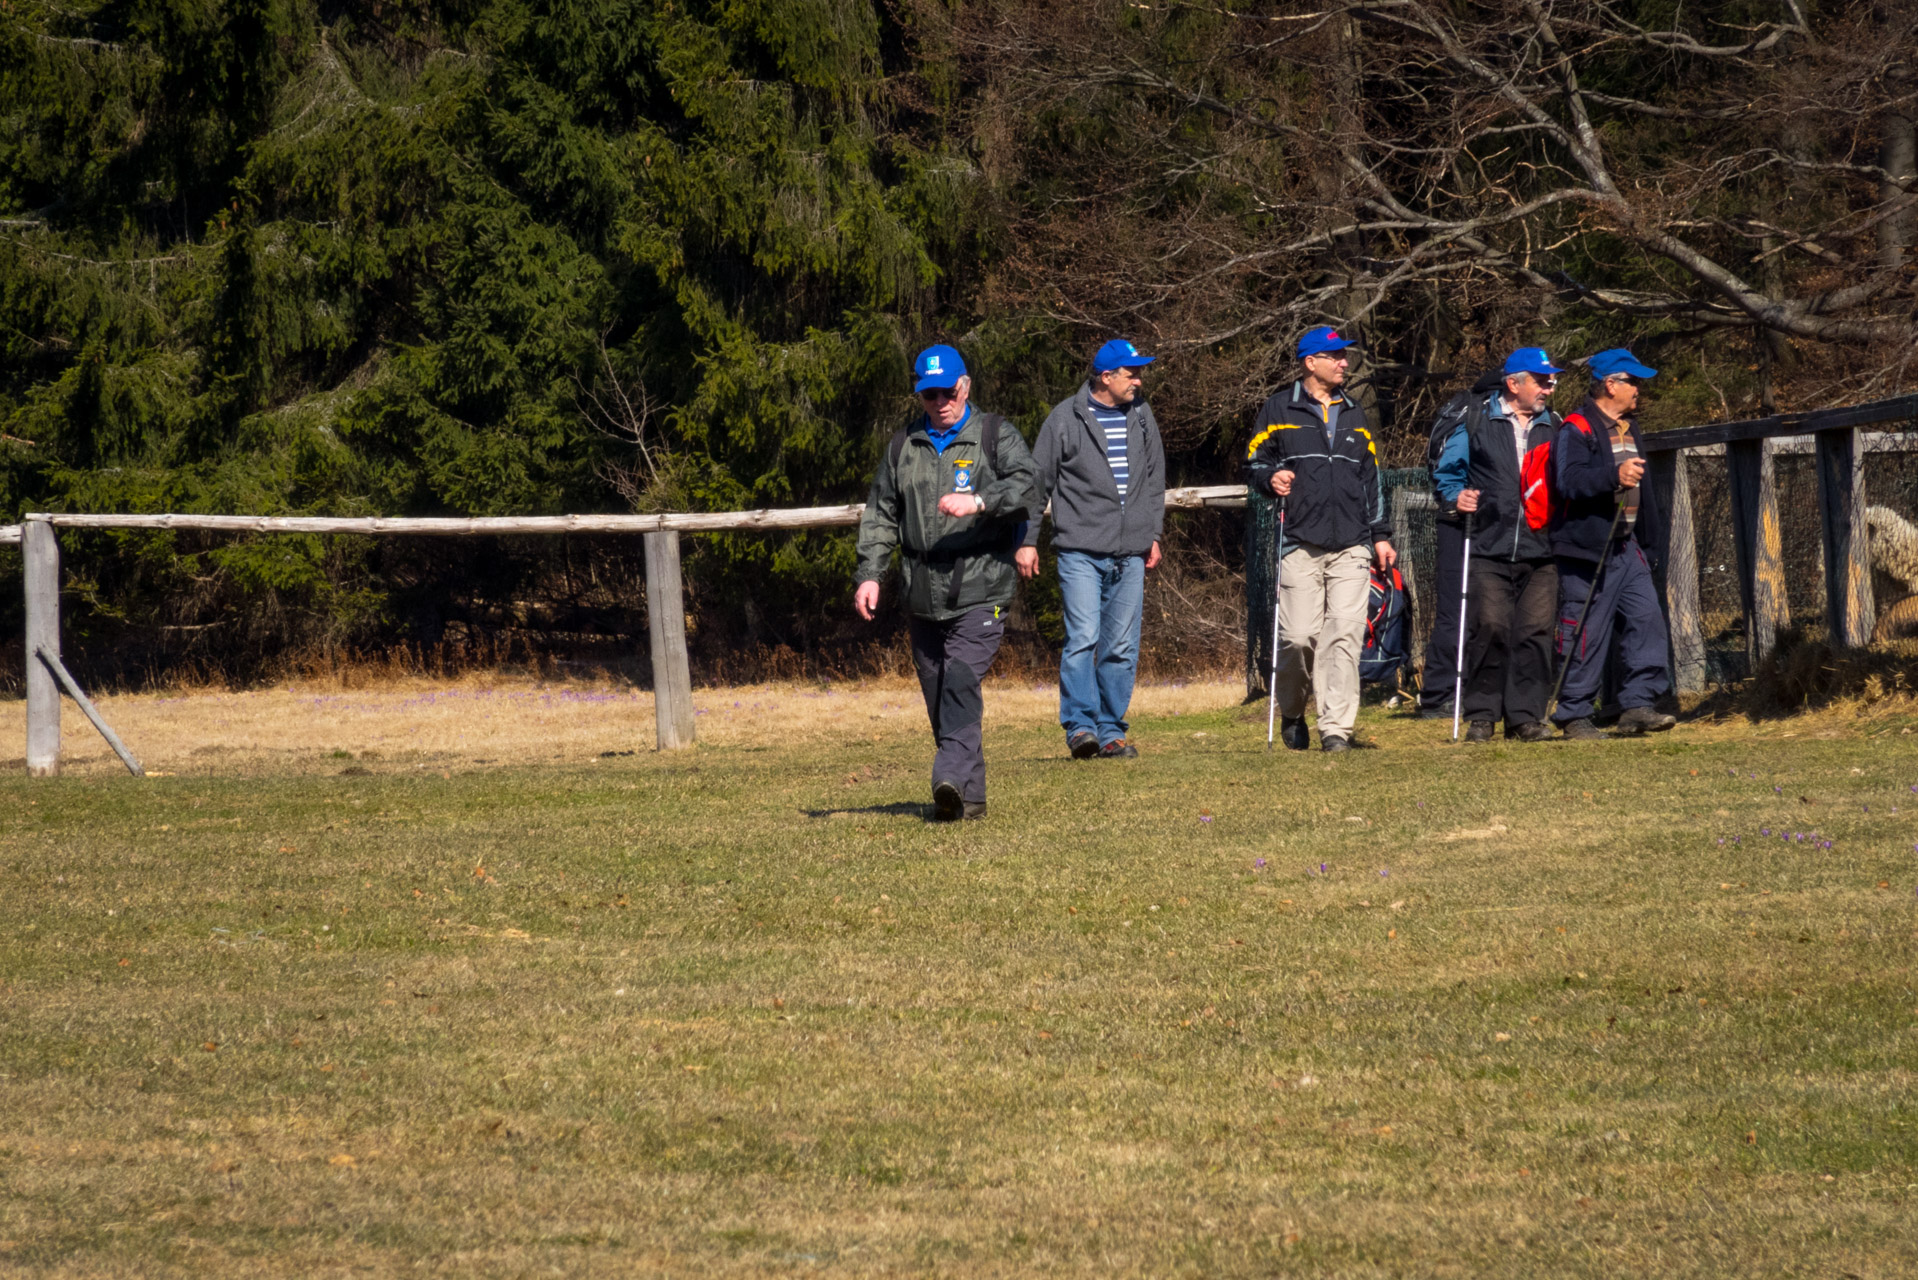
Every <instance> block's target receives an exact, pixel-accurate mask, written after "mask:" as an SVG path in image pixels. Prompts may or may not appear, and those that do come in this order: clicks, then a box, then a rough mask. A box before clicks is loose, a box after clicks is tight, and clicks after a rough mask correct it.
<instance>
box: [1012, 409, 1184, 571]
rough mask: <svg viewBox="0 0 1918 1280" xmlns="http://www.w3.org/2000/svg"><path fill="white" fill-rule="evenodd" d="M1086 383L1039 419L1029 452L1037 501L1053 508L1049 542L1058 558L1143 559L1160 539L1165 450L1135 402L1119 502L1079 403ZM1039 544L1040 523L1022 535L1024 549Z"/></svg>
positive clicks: (1100, 438)
mask: <svg viewBox="0 0 1918 1280" xmlns="http://www.w3.org/2000/svg"><path fill="white" fill-rule="evenodd" d="M1091 394H1092V387H1091V385H1090V384H1089V383H1080V384H1079V390H1078V392H1077V393H1076V394H1074V395H1072V396H1070V397H1068V398H1066V399H1064V400H1061V401H1060V402H1059V403H1058V404H1056V405H1054V406H1053V407H1052V412H1051V413H1049V414H1047V415H1046V421H1045V425H1044V426H1042V427H1040V428H1039V440H1038V443H1036V444H1035V445H1033V446H1032V461H1033V464H1034V466H1036V467H1037V468H1038V477H1037V480H1038V483H1037V487H1038V491H1039V493H1038V498H1039V502H1040V504H1041V505H1043V504H1044V503H1045V501H1046V500H1047V499H1051V501H1052V541H1053V545H1054V546H1056V547H1058V548H1059V549H1060V550H1061V551H1084V552H1087V553H1089V554H1092V555H1100V556H1142V555H1145V554H1146V553H1147V552H1148V551H1150V550H1152V544H1153V543H1155V542H1157V541H1158V540H1159V538H1160V536H1161V535H1162V534H1163V533H1164V532H1165V444H1164V443H1163V442H1162V441H1161V440H1160V439H1159V423H1158V420H1157V419H1155V418H1154V417H1153V416H1152V406H1151V405H1149V404H1147V403H1146V402H1145V401H1144V400H1142V399H1140V400H1134V401H1133V402H1132V403H1131V405H1129V406H1128V407H1127V409H1126V418H1125V424H1126V461H1127V466H1128V470H1129V471H1130V475H1129V476H1128V478H1127V481H1126V490H1127V493H1126V500H1125V501H1124V502H1120V501H1119V487H1118V485H1117V484H1115V483H1114V482H1113V479H1112V468H1111V467H1110V466H1108V465H1107V463H1106V445H1105V436H1104V434H1103V433H1102V432H1100V430H1099V423H1098V420H1097V419H1096V418H1094V417H1093V416H1092V410H1091V409H1090V408H1089V407H1087V404H1086V401H1087V399H1088V397H1090V395H1091ZM1038 541H1039V522H1038V520H1037V519H1034V520H1033V522H1032V523H1031V525H1030V526H1029V527H1028V528H1027V530H1026V545H1027V546H1029V547H1030V546H1034V545H1036V544H1037V543H1038Z"/></svg>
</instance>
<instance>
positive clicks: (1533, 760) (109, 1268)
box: [0, 680, 1918, 1280]
mask: <svg viewBox="0 0 1918 1280" xmlns="http://www.w3.org/2000/svg"><path fill="white" fill-rule="evenodd" d="M1234 693H1235V690H1234V689H1232V688H1231V687H1229V686H1226V685H1192V686H1187V687H1172V686H1153V687H1147V688H1144V689H1142V690H1141V692H1140V699H1139V701H1140V707H1141V714H1140V716H1139V718H1138V722H1137V723H1136V725H1135V731H1136V734H1137V737H1138V738H1139V740H1140V742H1141V745H1142V750H1143V752H1144V754H1143V756H1142V758H1141V759H1139V760H1136V761H1127V762H1084V763H1075V762H1073V761H1070V760H1068V759H1066V758H1065V756H1064V753H1063V750H1062V744H1061V742H1060V740H1059V734H1058V731H1057V728H1056V725H1054V724H1053V723H1052V694H1051V691H1050V690H1048V689H1033V688H1032V687H1030V686H1029V685H1025V686H1018V687H1013V686H1006V685H998V686H995V687H994V688H993V689H992V691H991V693H990V696H989V711H988V730H987V744H988V752H989V756H990V758H991V762H992V784H991V785H992V796H991V804H992V816H991V818H990V819H989V820H988V821H986V822H984V823H969V824H963V825H962V826H959V827H940V826H933V825H930V824H928V823H927V822H926V821H925V820H924V807H923V806H924V800H925V792H926V778H925V766H926V761H927V757H928V754H929V753H928V750H927V744H926V742H925V741H924V728H923V712H922V710H921V709H920V707H919V705H918V700H917V690H916V689H915V688H912V687H910V686H908V685H906V684H904V683H899V684H890V685H888V684H876V685H862V686H857V687H851V686H847V687H834V688H831V689H826V688H820V687H810V686H777V687H774V686H764V687H759V688H753V689H740V690H717V689H714V690H704V691H701V692H700V693H699V694H698V697H697V701H698V706H699V708H700V710H701V712H702V714H701V715H700V716H699V718H698V725H699V732H700V734H701V737H702V742H701V745H700V746H699V747H698V748H696V749H694V750H692V751H687V752H679V753H673V754H671V755H659V754H656V753H654V752H652V751H651V750H650V747H651V729H650V722H651V706H650V702H649V700H648V699H646V698H645V697H644V696H643V695H642V696H638V697H635V696H633V695H632V694H631V693H630V692H629V691H624V690H620V689H616V688H612V687H601V686H594V685H584V684H582V685H577V686H557V685H548V686H540V685H536V684H532V683H527V682H515V681H509V680H499V681H492V682H485V681H467V682H462V683H458V684H452V685H429V684H424V683H421V684H417V685H375V686H369V687H362V688H344V687H340V686H338V685H332V686H326V687H317V686H316V687H295V688H291V689H279V690H269V691H262V692H257V693H246V694H227V693H216V692H192V693H188V694H185V695H182V696H180V697H177V698H159V697H121V698H112V699H107V700H105V701H104V702H103V709H104V711H105V713H106V715H107V716H108V718H109V719H110V720H111V721H112V722H113V723H114V725H115V727H116V728H117V729H118V730H119V731H120V732H121V734H122V736H123V737H125V738H126V739H127V741H128V743H129V744H130V745H131V746H132V747H133V749H134V750H135V751H136V752H137V753H139V754H140V755H141V756H142V758H143V759H144V760H145V761H146V762H147V764H148V766H149V767H150V768H151V769H153V770H155V771H156V773H158V774H161V775H165V776H155V777H152V778H149V779H147V780H144V781H141V780H136V779H133V778H130V777H128V776H126V775H125V773H124V772H123V771H120V770H119V766H118V765H117V763H115V762H113V761H112V759H111V758H110V757H108V756H107V755H106V754H105V752H104V749H103V748H102V747H101V746H100V744H98V742H97V740H91V739H90V737H89V735H90V734H91V732H92V731H91V730H90V729H89V728H87V727H86V725H85V723H84V721H82V720H81V719H80V718H79V716H78V715H77V714H75V713H73V712H72V710H71V709H69V714H68V720H67V743H68V750H69V752H70V753H71V755H70V759H71V760H73V761H74V762H73V763H72V764H71V766H70V767H69V769H68V772H67V774H66V776H63V777H62V778H59V779H57V780H51V781H38V782H34V781H29V780H27V779H26V778H24V777H22V776H20V775H19V773H18V772H17V767H16V771H12V772H9V773H8V774H7V775H6V776H5V778H4V780H0V791H3V792H4V795H5V802H6V803H5V816H4V818H3V819H0V1010H4V1016H0V1273H5V1274H21V1275H48V1276H82V1275H86V1276H92V1275H125V1276H154V1275H193V1276H196V1277H199V1276H254V1275H259V1276H336V1275H337V1276H345V1275H369V1274H371V1275H385V1274H395V1273H401V1272H406V1273H416V1274H443V1275H461V1276H465V1275H485V1276H526V1275H547V1274H553V1275H586V1276H595V1275H609V1276H610V1275H622V1276H624V1275H636V1274H638V1275H644V1274H673V1275H685V1274H717V1275H765V1274H773V1275H786V1274H837V1275H918V1274H928V1275H954V1276H959V1275H964V1276H980V1275H986V1276H992V1275H1032V1274H1067V1275H1088V1276H1090V1275H1098V1276H1106V1275H1153V1276H1163V1275H1190V1276H1218V1275H1273V1274H1280V1275H1314V1276H1319V1275H1325V1276H1397V1275H1439V1276H1481V1275H1495V1276H1605V1277H1612V1276H1616V1275H1617V1274H1620V1273H1638V1274H1644V1275H1657V1276H1673V1275H1682V1276H1720V1275H1736V1276H1772V1275H1777V1276H1785V1275H1829V1276H1834V1277H1836V1276H1844V1275H1854V1276H1861V1277H1871V1278H1884V1280H1890V1278H1892V1277H1902V1276H1908V1275H1912V1274H1918V1232H1915V1231H1914V1230H1913V1223H1914V1221H1918V1212H1914V1206H1915V1205H1918V1199H1915V1198H1918V1103H1914V1101H1913V1099H1914V1083H1918V1082H1915V1081H1914V1063H1918V978H1915V976H1914V960H1915V959H1918V848H1915V847H1914V846H1915V845H1918V708H1914V707H1913V706H1912V705H1911V704H1909V703H1896V702H1889V703H1880V704H1877V706H1876V707H1875V708H1873V709H1870V710H1869V711H1853V710H1846V711H1839V712H1830V713H1824V714H1821V715H1819V716H1808V717H1799V718H1796V719H1792V720H1775V721H1767V722H1763V723H1759V724H1752V723H1747V722H1744V721H1725V722H1719V723H1710V724H1688V725H1684V726H1681V727H1680V728H1679V729H1678V730H1676V731H1675V732H1673V733H1671V734H1669V735H1665V736H1663V737H1661V738H1659V739H1655V740H1642V741H1619V742H1605V743H1595V744H1577V745H1571V744H1548V745H1543V746H1531V747H1521V746H1517V745H1503V744H1500V745H1495V746H1491V747H1482V748H1466V747H1454V746H1451V745H1449V744H1447V743H1445V742H1444V741H1443V738H1444V733H1445V730H1444V729H1443V728H1441V727H1440V726H1437V725H1433V724H1421V723H1417V722H1412V721H1408V720H1404V719H1400V718H1397V717H1395V716H1391V715H1388V714H1386V713H1384V712H1382V711H1380V710H1377V709H1371V710H1368V711H1367V713H1366V715H1365V718H1364V719H1363V721H1362V723H1361V730H1362V733H1363V734H1365V735H1366V736H1369V737H1371V738H1372V739H1373V740H1375V741H1376V742H1377V743H1378V744H1379V745H1380V746H1381V747H1382V748H1383V749H1381V750H1377V751H1366V752H1357V753H1353V754H1351V755H1349V756H1346V757H1341V758H1337V759H1332V760H1327V759H1325V758H1323V757H1321V756H1319V755H1318V754H1316V753H1313V754H1311V755H1291V754H1287V753H1283V752H1282V753H1280V754H1278V755H1277V756H1268V755H1267V754H1266V753H1265V750H1264V715H1263V711H1264V709H1263V707H1259V708H1247V709H1245V710H1243V711H1242V710H1241V709H1240V708H1238V707H1237V706H1235V705H1233V704H1234V702H1235V698H1234ZM20 715H21V709H20V706H19V704H18V703H11V704H6V705H4V706H0V734H11V735H12V740H13V741H15V742H18V741H19V740H20V737H21V732H22V731H21V724H20ZM609 753H610V754H609Z"/></svg>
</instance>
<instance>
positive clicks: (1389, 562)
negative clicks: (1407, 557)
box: [1372, 539, 1399, 569]
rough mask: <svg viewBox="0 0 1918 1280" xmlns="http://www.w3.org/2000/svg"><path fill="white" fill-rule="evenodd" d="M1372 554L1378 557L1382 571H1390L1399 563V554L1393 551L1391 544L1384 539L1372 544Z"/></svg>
mask: <svg viewBox="0 0 1918 1280" xmlns="http://www.w3.org/2000/svg"><path fill="white" fill-rule="evenodd" d="M1372 552H1373V554H1374V555H1376V556H1378V558H1379V567H1380V568H1382V569H1390V568H1391V567H1392V566H1393V565H1395V564H1397V563H1398V562H1399V553H1398V552H1396V551H1394V550H1393V549H1392V544H1391V543H1389V542H1386V541H1384V540H1383V539H1381V540H1380V541H1378V542H1375V543H1373V544H1372Z"/></svg>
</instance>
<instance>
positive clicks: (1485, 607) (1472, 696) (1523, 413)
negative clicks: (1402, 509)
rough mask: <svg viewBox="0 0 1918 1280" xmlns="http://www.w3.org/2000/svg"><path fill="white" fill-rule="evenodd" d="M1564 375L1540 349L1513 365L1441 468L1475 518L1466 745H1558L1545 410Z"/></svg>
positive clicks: (1439, 480) (1455, 497)
mask: <svg viewBox="0 0 1918 1280" xmlns="http://www.w3.org/2000/svg"><path fill="white" fill-rule="evenodd" d="M1559 373H1560V370H1558V369H1556V368H1554V367H1553V366H1552V362H1551V360H1550V358H1549V357H1547V356H1546V354H1545V351H1544V349H1543V348H1542V347H1520V348H1519V349H1518V350H1516V351H1514V352H1513V353H1512V354H1511V355H1510V356H1508V357H1506V360H1505V370H1504V380H1503V382H1502V383H1501V385H1500V386H1499V387H1498V388H1497V389H1496V390H1494V391H1492V392H1491V393H1490V394H1489V395H1487V396H1486V397H1485V401H1484V403H1483V404H1480V405H1474V406H1472V409H1471V411H1470V412H1468V413H1467V414H1465V416H1464V417H1463V418H1461V419H1460V421H1459V424H1458V425H1457V426H1456V427H1455V428H1453V431H1452V435H1451V437H1450V438H1449V439H1448V440H1447V441H1446V442H1445V447H1444V448H1443V450H1442V451H1441V452H1440V455H1439V462H1438V466H1437V467H1435V468H1434V469H1433V474H1432V484H1433V487H1434V488H1436V489H1437V490H1438V495H1439V500H1440V501H1441V502H1442V503H1444V504H1446V506H1447V507H1449V508H1451V509H1454V510H1457V511H1460V512H1463V513H1464V514H1466V515H1467V516H1469V517H1470V518H1471V519H1472V522H1473V528H1472V548H1471V555H1472V560H1471V567H1470V568H1469V569H1468V570H1467V571H1466V579H1467V581H1466V598H1467V617H1466V625H1465V693H1464V696H1463V698H1462V699H1461V701H1462V703H1463V705H1462V706H1461V708H1460V712H1461V714H1462V715H1463V717H1464V718H1465V719H1467V720H1469V721H1471V725H1470V727H1469V728H1468V729H1467V731H1466V734H1465V740H1466V741H1467V742H1489V741H1491V739H1492V730H1493V729H1494V728H1495V727H1496V726H1497V724H1498V722H1499V720H1500V719H1503V720H1504V721H1505V736H1506V737H1508V738H1517V739H1519V740H1520V741H1523V742H1538V741H1540V740H1542V739H1545V738H1549V737H1551V736H1552V731H1551V728H1550V727H1549V726H1548V725H1547V724H1546V723H1545V710H1546V708H1545V704H1546V702H1547V701H1548V700H1550V698H1551V696H1552V617H1553V612H1554V609H1555V606H1556V605H1557V604H1558V566H1557V564H1556V562H1555V561H1554V560H1553V558H1552V543H1551V537H1550V534H1549V532H1548V525H1549V524H1550V520H1551V506H1552V483H1551V474H1550V459H1551V452H1552V439H1553V436H1554V435H1556V434H1557V431H1558V419H1557V417H1556V416H1554V415H1553V413H1552V410H1551V408H1550V406H1549V405H1548V404H1547V403H1546V402H1547V401H1548V400H1549V399H1550V398H1551V395H1552V389H1553V387H1555V386H1556V385H1557V382H1558V375H1559Z"/></svg>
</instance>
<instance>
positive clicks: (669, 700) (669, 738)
mask: <svg viewBox="0 0 1918 1280" xmlns="http://www.w3.org/2000/svg"><path fill="white" fill-rule="evenodd" d="M645 538H646V630H647V633H648V635H649V636H650V638H651V639H652V642H653V716H654V720H655V722H656V723H657V725H658V727H659V734H658V746H659V749H660V750H661V751H671V750H674V749H676V748H679V747H690V746H692V745H693V675H692V664H691V663H690V662H688V661H687V658H686V600H685V592H684V589H683V588H682V586H681V585H680V578H679V534H678V533H677V532H676V531H675V532H668V533H649V534H646V535H645Z"/></svg>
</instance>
